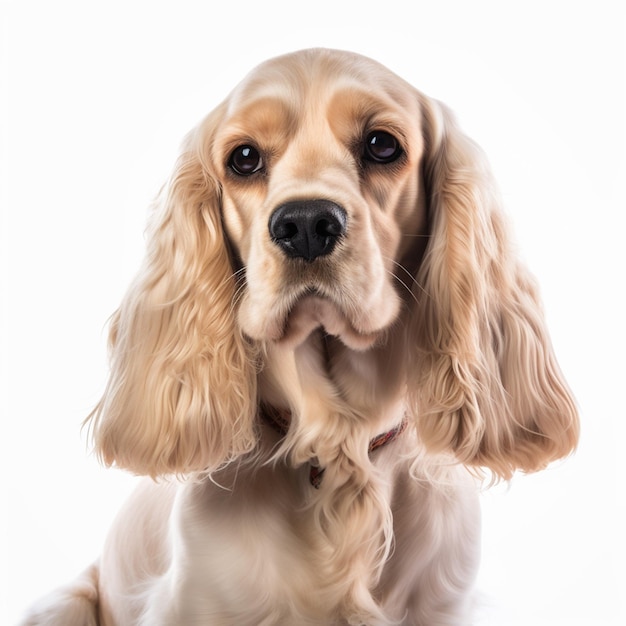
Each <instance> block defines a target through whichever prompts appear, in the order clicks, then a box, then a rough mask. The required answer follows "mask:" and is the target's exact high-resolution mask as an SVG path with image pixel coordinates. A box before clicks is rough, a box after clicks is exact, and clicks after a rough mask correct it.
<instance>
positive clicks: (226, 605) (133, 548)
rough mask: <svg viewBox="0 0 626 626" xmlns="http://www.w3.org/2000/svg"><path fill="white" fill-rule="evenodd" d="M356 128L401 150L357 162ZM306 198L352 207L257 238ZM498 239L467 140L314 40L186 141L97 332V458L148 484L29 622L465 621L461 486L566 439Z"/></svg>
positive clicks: (554, 376)
mask: <svg viewBox="0 0 626 626" xmlns="http://www.w3.org/2000/svg"><path fill="white" fill-rule="evenodd" d="M371 131H384V132H387V133H390V134H391V135H393V136H394V137H395V138H396V139H397V140H398V141H399V144H400V146H401V154H400V156H399V157H398V158H397V159H395V160H393V162H390V163H386V164H380V163H372V162H369V161H367V160H365V159H364V157H363V151H364V147H363V141H364V138H365V137H366V136H367V134H368V133H369V132H371ZM241 145H251V146H254V147H255V148H256V149H257V150H258V152H259V154H260V156H261V159H262V162H261V165H260V167H259V171H258V172H256V173H254V174H252V175H251V176H241V175H238V174H237V173H236V172H234V171H233V170H232V168H230V167H229V158H230V155H231V154H232V152H233V150H235V149H236V148H237V147H238V146H241ZM305 199H324V200H330V201H332V202H334V203H336V204H337V205H340V206H341V207H343V209H344V210H345V214H346V216H347V227H346V232H345V234H343V235H342V237H341V238H340V240H339V242H338V243H337V245H336V247H335V248H334V249H333V251H332V253H330V254H327V255H325V256H322V257H319V258H317V259H315V260H314V261H312V262H310V263H308V262H305V261H303V260H302V259H292V258H289V257H287V256H286V255H285V254H284V252H283V251H282V250H281V249H280V247H279V246H278V245H277V244H276V242H275V241H273V240H272V238H271V237H270V235H269V233H268V222H269V220H270V217H271V215H272V213H273V211H274V210H275V209H276V207H278V206H280V205H282V204H284V203H286V202H290V201H294V200H305ZM506 230H507V229H506V226H505V223H504V218H503V215H502V212H501V209H500V202H499V199H498V197H497V194H496V193H495V189H494V185H493V181H492V180H491V175H490V171H489V168H488V165H487V163H486V160H485V158H484V156H483V155H482V153H481V152H480V150H479V149H478V148H477V147H476V146H475V145H474V144H473V143H472V142H471V141H470V140H469V139H468V138H467V137H465V136H464V135H463V134H462V133H461V131H460V130H459V128H458V127H457V125H456V123H455V121H454V120H453V118H452V116H451V114H450V113H449V112H448V111H447V109H446V108H445V107H444V106H442V105H441V104H439V103H438V102H435V101H433V100H431V99H429V98H427V97H426V96H424V95H423V94H421V93H419V92H417V91H416V90H415V89H413V88H412V87H411V86H410V85H408V84H407V83H406V82H404V81H403V80H401V79H400V78H398V77H397V76H395V75H394V74H392V73H391V72H390V71H389V70H387V69H385V68H384V67H382V66H381V65H379V64H377V63H375V62H374V61H371V60H369V59H365V58H363V57H360V56H357V55H354V54H350V53H347V52H338V51H329V50H307V51H302V52H298V53H295V54H291V55H287V56H284V57H279V58H277V59H273V60H270V61H268V62H266V63H264V64H263V65H261V66H260V67H258V68H257V69H255V70H254V71H253V72H252V73H251V74H250V75H249V76H248V77H246V79H245V80H244V81H243V82H242V83H241V84H240V85H239V86H238V87H237V88H236V89H235V90H234V92H233V93H232V94H231V95H230V96H229V97H228V98H227V99H226V101H225V102H224V103H222V104H221V105H220V106H218V107H217V108H216V109H215V110H214V111H213V112H212V113H210V114H209V115H208V117H207V118H206V119H205V120H204V121H202V122H201V123H200V124H199V126H198V127H197V128H196V129H195V130H194V131H192V132H191V133H190V135H189V136H188V137H187V139H186V141H185V144H184V148H183V152H182V155H181V156H180V159H179V161H178V164H177V166H176V169H175V171H174V173H173V175H172V177H171V180H170V181H169V183H168V184H167V186H166V187H165V188H164V191H163V193H162V197H161V198H160V199H159V202H158V204H157V206H156V207H155V211H154V218H153V221H152V225H151V230H150V237H149V245H148V250H147V256H146V260H145V263H144V266H143V268H142V270H141V271H140V273H139V275H138V277H137V278H136V280H135V282H134V284H133V285H132V286H131V288H130V289H129V292H128V294H127V296H126V298H125V299H124V301H123V302H122V305H121V306H120V309H119V310H118V311H117V313H116V314H115V316H114V318H113V321H112V325H111V377H110V380H109V384H108V387H107V389H106V391H105V394H104V397H103V399H102V401H101V402H100V404H99V405H98V406H97V408H96V409H95V411H94V413H93V414H92V415H91V417H90V421H89V426H90V428H91V431H92V433H93V440H94V444H95V448H96V450H97V452H98V454H99V455H100V457H101V458H102V460H103V461H104V462H105V463H106V464H107V465H115V466H118V467H121V468H124V469H127V470H130V471H132V472H135V473H138V474H143V475H146V476H148V477H151V478H152V479H156V480H151V479H150V478H148V479H147V480H146V482H145V483H144V484H143V485H142V486H141V487H140V488H139V490H138V492H137V493H136V494H135V495H134V496H133V498H132V499H131V500H130V501H129V503H128V504H127V505H126V507H125V508H124V509H123V510H122V512H121V513H120V515H119V517H118V520H117V522H116V524H115V525H114V528H113V529H112V531H111V534H110V536H109V539H108V541H107V544H106V547H105V550H104V552H103V554H102V557H101V559H100V560H99V562H98V563H97V564H95V565H94V566H92V567H91V568H90V570H88V571H87V572H86V573H85V574H84V575H83V578H81V579H80V580H79V581H78V582H77V583H75V584H74V585H70V586H69V587H68V588H67V589H65V590H61V591H59V592H56V593H55V594H53V595H52V596H51V597H49V598H47V599H46V600H44V601H43V604H40V605H38V606H37V607H35V608H34V609H33V611H32V612H31V613H30V615H29V617H28V618H26V620H25V622H24V623H25V624H31V625H32V624H41V625H43V624H46V625H50V624H58V625H63V626H66V625H67V624H70V623H71V624H101V625H105V626H112V625H114V624H115V625H120V626H130V625H132V624H141V625H146V626H153V625H154V626H156V625H166V624H167V625H180V626H182V625H184V626H194V625H198V626H199V625H201V624H202V625H220V626H221V625H233V626H234V625H236V626H242V625H249V626H259V624H267V625H269V624H284V625H293V626H296V625H298V626H299V625H305V624H328V625H339V624H367V625H368V626H374V625H382V624H396V623H397V624H406V625H424V626H434V625H437V624H460V625H467V624H468V623H470V622H469V621H468V620H469V619H470V618H469V610H470V605H471V590H472V584H473V580H474V577H475V574H476V569H477V565H478V560H479V533H480V530H479V513H478V506H477V497H476V495H477V487H476V485H475V484H474V481H473V479H472V477H471V475H470V474H472V473H477V472H481V471H483V470H487V471H490V472H492V473H493V475H494V476H496V477H499V478H503V479H508V478H510V477H511V476H512V474H513V472H515V471H516V470H522V471H525V472H531V471H535V470H538V469H541V468H543V467H545V466H546V465H547V464H548V463H550V462H551V461H553V460H555V459H558V458H561V457H564V456H566V455H568V454H569V453H570V452H571V451H572V450H573V448H574V447H575V445H576V441H577V436H578V418H577V414H576V409H575V406H574V403H573V401H572V399H571V396H570V394H569V392H568V390H567V386H566V384H565V382H564V381H563V379H562V376H561V374H560V371H559V369H558V366H557V364H556V361H555V358H554V355H553V352H552V349H551V347H550V343H549V339H548V335H547V331H546V328H545V325H544V321H543V317H542V313H541V310H540V306H539V303H538V298H537V293H536V288H535V287H534V285H533V283H532V280H531V279H530V278H529V276H528V274H527V273H526V271H525V270H524V268H523V267H521V265H520V264H519V262H518V261H517V259H516V257H515V255H514V253H513V249H512V247H511V244H510V242H509V238H508V235H507V232H506ZM259 407H271V410H278V411H281V412H282V413H283V414H284V415H288V416H289V417H290V425H289V430H288V433H287V435H286V436H284V437H283V436H281V435H280V434H279V433H278V432H276V430H275V429H274V428H272V427H271V426H270V425H268V424H267V423H266V421H264V420H263V419H262V418H261V417H260V409H259ZM405 417H406V418H407V419H408V421H409V426H408V428H407V429H406V430H405V431H404V432H403V433H402V435H400V436H399V437H398V438H397V439H396V440H394V441H392V442H391V443H389V444H387V445H386V446H384V447H382V448H380V449H378V450H376V451H374V452H372V453H371V454H368V444H369V441H370V440H371V439H372V438H373V437H375V436H376V435H378V434H380V433H382V432H385V431H387V430H389V429H391V428H392V427H394V426H396V425H398V424H399V423H400V422H401V421H402V420H403V419H404V418H405ZM312 463H313V464H317V465H320V466H321V467H323V468H325V472H324V475H323V478H322V483H321V486H320V488H319V489H315V488H314V487H313V486H312V485H311V484H310V482H309V471H310V466H311V464H312ZM68 615H73V617H72V618H71V619H70V618H68V617H67V616H68Z"/></svg>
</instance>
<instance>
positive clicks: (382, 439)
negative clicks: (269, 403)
mask: <svg viewBox="0 0 626 626" xmlns="http://www.w3.org/2000/svg"><path fill="white" fill-rule="evenodd" d="M259 413H260V415H261V417H262V418H263V419H264V420H265V422H266V423H267V424H269V425H270V426H271V427H272V428H273V429H274V430H275V431H276V432H277V433H279V434H280V435H281V436H282V437H284V436H285V435H286V434H287V431H288V430H289V421H290V420H289V417H287V416H288V415H289V412H288V411H281V410H279V409H274V408H271V407H266V406H263V407H261V410H260V411H259ZM406 426H407V419H406V417H403V418H402V421H401V422H400V423H399V424H398V425H397V426H395V427H394V428H392V429H391V430H388V431H387V432H385V433H381V434H380V435H376V437H374V438H373V439H372V440H371V441H370V443H369V446H368V448H367V451H368V452H369V453H370V454H371V453H372V452H374V450H377V449H378V448H382V447H383V446H385V445H387V444H388V443H391V442H392V441H393V440H394V439H397V438H398V437H399V436H400V435H401V434H402V433H403V432H404V430H405V429H406ZM324 469H325V468H323V467H319V466H316V465H311V469H310V471H309V481H310V482H311V484H312V485H313V487H315V488H316V489H319V488H320V485H321V484H322V477H323V475H324Z"/></svg>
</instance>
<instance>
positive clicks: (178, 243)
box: [88, 112, 256, 476]
mask: <svg viewBox="0 0 626 626" xmlns="http://www.w3.org/2000/svg"><path fill="white" fill-rule="evenodd" d="M218 117H219V114H218V113H217V112H216V113H214V114H212V115H211V116H209V117H208V118H207V120H205V121H204V122H203V123H202V124H201V125H200V127H199V128H198V129H197V130H196V131H194V132H193V133H192V134H191V135H190V136H189V137H188V139H187V141H186V144H185V147H184V150H183V154H182V155H181V157H180V158H179V161H178V163H177V166H176V169H175V171H174V173H173V175H172V177H171V180H170V182H169V184H168V185H167V186H166V187H165V188H164V190H163V191H162V194H161V199H160V200H159V201H158V203H157V206H156V207H155V215H154V222H153V224H152V227H151V229H150V230H149V235H148V237H149V239H148V249H147V256H146V259H145V262H144V265H143V269H142V271H141V272H140V273H139V275H138V276H137V278H136V279H135V281H134V283H133V284H132V285H131V287H130V289H129V291H128V293H127V295H126V296H125V298H124V300H123V302H122V304H121V306H120V308H119V310H118V311H117V312H116V313H115V315H114V317H113V320H112V323H111V330H110V350H111V375H110V379H109V382H108V385H107V387H106V390H105V393H104V396H103V398H102V400H101V401H100V403H99V404H98V406H97V407H96V409H95V410H94V412H93V413H92V415H91V416H90V417H89V418H88V420H90V427H91V429H92V432H93V438H94V443H95V449H96V451H97V453H98V454H99V456H100V457H101V458H102V459H103V460H104V462H105V463H106V464H108V465H110V464H113V463H115V464H116V465H118V466H120V467H123V468H126V469H129V470H131V471H133V472H136V473H139V474H147V475H150V476H157V475H164V474H171V473H181V474H182V473H187V472H192V471H212V470H214V469H216V468H218V467H219V466H220V465H222V464H224V463H226V462H228V461H229V460H231V459H232V458H234V457H236V456H237V455H239V454H242V453H244V452H246V451H248V450H250V449H251V448H252V447H253V446H254V443H255V435H254V417H255V411H256V369H255V355H254V354H253V350H252V347H251V346H250V345H249V344H248V343H247V342H246V340H245V339H244V338H243V337H242V336H241V334H240V331H239V329H238V327H237V325H236V323H235V313H234V310H233V307H234V298H235V289H236V285H235V278H234V275H233V269H232V267H231V262H230V257H229V253H228V249H227V246H226V241H225V236H224V233H223V229H222V222H221V216H220V206H219V202H220V201H219V196H220V190H219V184H218V182H217V180H216V179H215V177H214V176H213V175H212V174H211V172H210V169H211V167H210V165H209V164H208V157H207V155H208V152H209V150H210V145H209V144H210V137H211V135H212V129H213V127H214V125H215V124H216V123H217V118H218Z"/></svg>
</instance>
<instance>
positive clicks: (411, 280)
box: [385, 257, 430, 302]
mask: <svg viewBox="0 0 626 626" xmlns="http://www.w3.org/2000/svg"><path fill="white" fill-rule="evenodd" d="M385 260H386V261H390V262H391V263H393V264H394V265H395V266H397V267H399V268H400V269H401V270H402V271H403V272H404V273H405V274H406V275H407V276H408V277H409V278H410V282H411V283H413V284H414V285H416V286H417V288H418V289H419V290H420V291H421V292H422V293H423V294H424V295H425V296H426V297H427V298H430V294H429V293H428V292H427V291H426V289H424V287H423V286H422V285H421V284H420V283H419V282H418V281H417V279H416V278H415V277H414V276H413V274H412V273H411V272H409V270H407V269H406V267H404V265H402V263H398V261H396V260H395V259H392V258H390V257H385ZM389 274H390V275H391V276H393V277H394V278H395V279H396V280H397V281H398V282H399V283H401V284H402V285H403V286H404V287H405V288H406V290H407V291H409V292H410V293H411V294H412V293H413V290H412V289H411V288H410V287H409V286H408V285H407V284H406V283H405V282H404V281H403V280H401V279H400V277H399V276H398V275H397V274H396V273H395V272H392V271H389ZM416 302H417V299H416Z"/></svg>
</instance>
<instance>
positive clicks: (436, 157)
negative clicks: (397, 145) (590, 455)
mask: <svg viewBox="0 0 626 626" xmlns="http://www.w3.org/2000/svg"><path fill="white" fill-rule="evenodd" d="M422 110H423V114H424V139H425V145H426V147H425V155H424V158H423V161H422V174H423V181H424V185H425V190H426V194H427V197H428V211H429V228H430V233H429V235H430V237H429V244H428V248H427V250H426V253H425V256H424V260H423V263H422V265H421V267H420V270H419V272H418V276H417V283H418V284H419V286H420V287H419V292H417V291H416V294H415V295H416V298H417V299H418V300H419V305H418V307H417V309H418V310H417V311H415V313H414V315H413V320H412V324H413V326H412V328H411V332H412V333H413V337H412V340H411V343H412V345H414V346H416V350H415V351H414V352H412V354H411V355H410V357H409V359H410V367H409V371H410V372H411V374H410V376H411V377H412V379H410V380H409V387H410V394H411V399H412V404H413V408H414V412H415V415H416V416H417V417H416V419H417V427H418V431H419V433H420V436H421V438H422V440H423V441H424V443H425V444H426V445H427V446H428V447H429V448H430V449H433V450H440V451H443V450H452V451H453V452H454V454H455V455H456V456H457V458H458V459H459V460H460V461H462V462H463V463H466V464H468V465H476V466H485V467H488V468H489V469H491V470H492V471H493V472H495V474H496V475H498V476H500V477H503V478H510V477H511V475H512V474H513V472H514V471H515V470H516V469H520V470H523V471H528V472H529V471H534V470H538V469H541V468H542V467H544V466H546V465H547V464H548V463H549V462H550V461H552V460H555V459H558V458H560V457H563V456H565V455H567V454H569V453H570V452H571V451H572V450H573V449H574V447H575V446H576V443H577V439H578V416H577V411H576V407H575V405H574V402H573V400H572V397H571V395H570V392H569V390H568V388H567V385H566V383H565V381H564V379H563V376H562V374H561V372H560V370H559V367H558V364H557V362H556V359H555V356H554V353H553V350H552V347H551V345H550V339H549V337H548V333H547V329H546V326H545V322H544V319H543V314H542V311H541V307H540V304H539V301H538V296H537V290H536V288H535V286H534V284H533V281H532V280H531V277H530V276H529V275H528V274H527V273H526V271H525V269H524V268H523V267H522V266H521V265H520V263H519V262H518V261H517V259H516V258H515V256H514V254H513V250H512V248H511V244H510V243H509V239H508V235H507V232H506V231H507V229H506V225H505V223H504V219H503V215H502V213H501V211H500V209H499V199H498V197H497V194H496V192H495V188H494V185H493V182H492V178H491V173H490V171H489V167H488V165H487V162H486V159H485V157H484V156H483V154H482V152H481V151H480V150H479V149H478V147H477V146H476V145H475V144H474V143H473V142H471V141H470V140H469V139H468V138H467V137H465V136H464V135H463V134H462V133H461V132H460V130H459V129H458V127H457V126H456V123H455V122H454V120H453V119H452V116H451V115H450V113H449V112H448V111H447V110H446V109H444V107H443V106H441V105H440V104H439V103H436V102H433V101H431V100H428V99H426V98H423V99H422Z"/></svg>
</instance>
